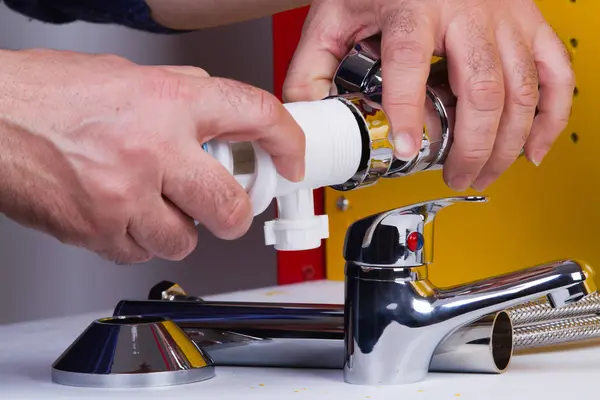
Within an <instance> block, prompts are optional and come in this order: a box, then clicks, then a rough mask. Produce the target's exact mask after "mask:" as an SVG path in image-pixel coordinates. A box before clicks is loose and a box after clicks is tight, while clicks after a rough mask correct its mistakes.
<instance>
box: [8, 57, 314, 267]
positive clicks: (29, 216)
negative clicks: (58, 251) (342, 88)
mask: <svg viewBox="0 0 600 400" xmlns="http://www.w3.org/2000/svg"><path fill="white" fill-rule="evenodd" d="M2 60H3V68H2V72H0V90H1V92H0V93H1V94H2V95H1V96H0V176H1V177H2V179H1V180H0V212H2V213H4V214H6V215H7V216H8V217H9V218H11V219H14V220H15V221H17V222H19V223H21V224H22V225H25V226H29V227H32V228H35V229H39V230H42V231H44V232H46V233H49V234H51V235H52V236H54V237H56V238H57V239H59V240H60V241H61V242H63V243H68V244H72V245H76V246H80V247H85V248H88V249H90V250H92V251H94V252H96V253H98V254H100V255H101V256H103V257H105V258H107V259H109V260H112V261H114V262H116V263H119V264H122V263H135V262H142V261H146V260H149V259H150V258H152V257H160V258H165V259H170V260H180V259H182V258H184V257H186V256H187V255H188V254H189V253H190V252H191V251H192V250H193V249H194V248H195V246H196V244H197V230H196V227H195V225H194V219H195V220H196V221H198V222H200V223H201V224H203V225H205V226H206V227H207V228H208V229H209V230H210V231H211V232H212V233H213V234H214V235H216V236H217V237H220V238H222V239H234V238H237V237H239V236H241V235H243V234H244V233H245V232H246V231H247V229H248V228H249V226H250V224H251V221H252V217H253V213H252V207H251V204H250V201H249V198H248V196H247V194H246V193H245V192H244V190H243V188H242V187H241V186H240V185H239V184H238V183H237V182H236V181H235V179H234V178H233V177H232V176H231V174H229V173H228V172H227V171H226V169H225V168H223V167H222V166H221V164H219V163H218V162H217V161H216V160H215V159H214V158H212V157H211V156H209V155H208V153H206V152H205V151H203V149H202V147H201V144H202V143H204V142H206V141H208V140H210V139H212V138H215V137H217V136H218V137H220V138H223V139H227V140H253V141H258V143H259V144H260V145H261V147H262V148H264V149H265V150H266V151H267V152H269V153H270V154H271V155H272V156H273V161H274V163H275V165H276V167H277V168H278V170H279V173H280V174H281V175H282V176H284V177H286V178H287V179H289V180H293V181H296V180H299V179H301V177H302V175H303V171H304V135H303V133H302V131H301V129H300V127H299V126H298V125H297V124H296V122H295V121H294V120H293V119H292V117H291V116H290V115H289V114H288V113H287V111H285V109H284V108H283V106H282V105H281V103H280V102H279V101H278V100H277V99H276V98H275V97H274V96H272V95H270V94H269V93H267V92H265V91H262V90H260V89H257V88H253V87H251V86H248V85H246V84H242V83H239V82H235V81H231V80H227V79H219V78H211V77H209V76H208V74H207V73H206V72H204V71H203V70H201V69H197V68H193V67H166V66H165V67H160V66H159V67H148V66H139V65H136V64H133V63H131V62H129V61H126V60H124V59H121V58H118V57H116V56H104V55H86V54H79V53H72V52H59V51H23V52H2Z"/></svg>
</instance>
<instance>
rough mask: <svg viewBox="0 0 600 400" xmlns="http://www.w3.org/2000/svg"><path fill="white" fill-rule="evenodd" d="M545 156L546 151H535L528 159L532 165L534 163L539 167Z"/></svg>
mask: <svg viewBox="0 0 600 400" xmlns="http://www.w3.org/2000/svg"><path fill="white" fill-rule="evenodd" d="M545 156H546V153H545V152H544V151H537V152H535V153H533V155H532V156H531V160H530V161H531V162H532V163H533V165H535V166H536V167H539V166H540V164H541V163H542V160H543V159H544V157H545Z"/></svg>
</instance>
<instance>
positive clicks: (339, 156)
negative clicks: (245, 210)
mask: <svg viewBox="0 0 600 400" xmlns="http://www.w3.org/2000/svg"><path fill="white" fill-rule="evenodd" d="M360 61H363V64H361V67H362V69H357V68H356V65H357V63H358V62H360ZM368 65H371V68H370V69H368V68H367V66H368ZM445 74H446V70H445V66H444V63H439V64H437V65H434V66H433V67H432V74H431V78H430V84H429V85H428V86H427V94H428V103H427V104H426V105H425V111H426V117H425V128H424V133H423V143H422V148H421V151H420V152H419V153H418V154H417V155H416V156H415V158H414V159H413V160H410V161H401V160H398V159H396V158H395V157H394V154H393V151H394V148H393V142H392V141H390V140H389V139H390V135H391V131H390V123H389V121H388V118H387V116H386V114H385V112H384V111H383V109H382V107H381V93H382V85H381V74H380V71H379V61H378V58H377V57H376V56H375V55H374V53H370V52H367V51H366V50H365V46H364V45H362V44H358V45H357V46H356V48H355V49H354V50H353V51H351V52H350V53H349V54H348V55H347V57H346V58H344V60H342V62H341V63H340V65H339V67H338V70H337V72H336V74H335V76H334V79H333V82H334V88H332V92H331V96H329V97H328V98H326V99H322V100H319V101H312V102H297V103H287V104H284V107H285V108H286V109H287V111H288V112H289V113H290V114H291V115H292V117H293V118H294V119H295V120H296V122H297V123H298V124H299V125H300V127H301V128H302V131H303V132H304V134H305V139H306V152H305V165H306V171H305V176H304V179H303V180H302V181H301V182H298V183H293V182H290V181H288V180H286V179H284V178H283V177H281V176H280V175H279V174H278V173H277V171H276V169H275V166H274V164H273V161H272V159H271V157H270V156H269V155H268V154H267V153H266V152H265V151H264V150H263V149H261V148H260V146H258V145H257V144H256V143H230V142H225V141H221V140H219V139H213V140H211V141H209V142H207V143H205V144H204V145H203V147H204V149H205V150H206V151H207V152H208V153H210V154H211V155H212V156H213V157H214V158H216V159H217V160H218V161H219V162H220V163H221V164H222V165H223V166H224V167H225V168H226V169H227V171H229V172H230V173H231V174H232V175H233V176H234V177H235V179H236V180H237V182H238V183H239V184H240V185H241V186H242V187H243V188H244V189H245V190H246V191H247V192H248V194H249V197H250V200H251V202H252V205H253V210H254V215H259V214H261V213H262V212H264V211H265V210H266V208H267V207H268V206H269V204H271V202H272V200H273V199H274V198H275V199H276V201H277V209H278V218H277V219H275V220H272V221H268V222H266V223H265V226H264V234H265V243H266V244H267V245H274V247H275V249H277V250H306V249H312V248H317V247H319V246H320V245H321V241H322V239H326V238H328V237H329V222H328V218H327V215H315V212H314V202H313V190H314V189H318V188H321V187H331V188H333V189H335V190H339V191H348V190H354V189H358V188H363V187H368V186H371V185H373V184H375V183H376V182H377V181H378V180H379V179H380V178H382V177H398V176H406V175H411V174H413V173H417V172H421V171H425V170H435V169H439V168H440V167H441V166H442V165H443V162H444V160H445V157H446V155H447V152H448V150H449V146H450V143H451V136H452V126H453V110H452V109H451V107H453V104H455V100H456V99H455V97H454V96H453V95H452V94H451V91H450V90H449V87H448V85H447V83H445V81H447V79H444V75H445ZM365 79H367V80H368V82H369V84H367V85H357V84H356V82H362V81H363V80H365Z"/></svg>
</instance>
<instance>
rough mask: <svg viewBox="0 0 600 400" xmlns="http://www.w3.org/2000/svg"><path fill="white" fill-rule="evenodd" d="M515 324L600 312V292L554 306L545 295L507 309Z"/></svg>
mask: <svg viewBox="0 0 600 400" xmlns="http://www.w3.org/2000/svg"><path fill="white" fill-rule="evenodd" d="M506 312H507V313H508V314H509V315H510V318H511V319H512V322H513V325H514V326H517V327H518V326H524V325H529V324H533V323H538V322H545V321H552V320H558V319H565V318H573V317H580V316H588V315H594V314H600V294H599V293H592V294H589V295H588V296H586V297H584V298H582V299H581V300H579V301H578V302H576V303H573V304H569V305H567V306H563V307H559V308H552V307H551V306H550V303H548V300H547V299H546V298H545V297H544V298H543V299H540V300H535V301H532V302H527V303H524V304H521V305H518V306H515V307H511V308H509V309H507V310H506Z"/></svg>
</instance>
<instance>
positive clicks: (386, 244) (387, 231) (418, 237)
mask: <svg viewBox="0 0 600 400" xmlns="http://www.w3.org/2000/svg"><path fill="white" fill-rule="evenodd" d="M487 201H488V198H487V197H484V196H458V197H447V198H442V199H438V200H431V201H427V202H423V203H416V204H411V205H408V206H404V207H400V208H396V209H392V210H388V211H384V212H381V213H378V214H375V215H372V216H369V217H366V218H363V219H360V220H358V221H355V222H354V223H353V224H352V225H350V227H349V228H348V230H347V232H346V240H345V244H344V258H345V260H346V261H347V262H353V263H357V264H361V265H364V266H377V267H417V266H421V265H424V264H429V263H431V262H432V261H433V227H434V219H435V216H436V215H437V213H438V212H439V211H440V210H442V209H443V208H446V207H448V206H451V205H453V204H457V203H481V202H487Z"/></svg>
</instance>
